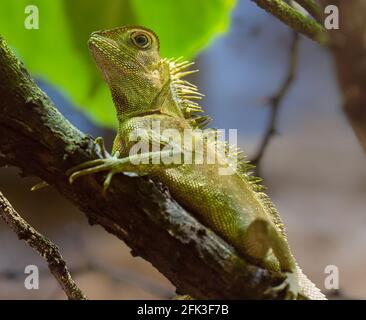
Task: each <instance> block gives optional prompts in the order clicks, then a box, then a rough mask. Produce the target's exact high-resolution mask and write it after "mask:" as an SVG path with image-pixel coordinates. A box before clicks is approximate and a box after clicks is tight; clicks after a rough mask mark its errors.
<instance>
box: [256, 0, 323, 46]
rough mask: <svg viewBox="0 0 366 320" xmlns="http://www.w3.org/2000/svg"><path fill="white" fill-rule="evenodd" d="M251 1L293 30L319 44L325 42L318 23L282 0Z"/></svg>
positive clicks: (321, 28)
mask: <svg viewBox="0 0 366 320" xmlns="http://www.w3.org/2000/svg"><path fill="white" fill-rule="evenodd" d="M252 1H254V2H255V3H256V4H257V5H258V6H259V7H261V8H262V9H264V10H266V11H267V12H269V13H271V14H272V15H274V16H275V17H276V18H278V19H279V20H281V21H282V22H283V23H285V24H286V25H288V26H289V27H290V28H292V29H293V30H295V31H297V32H299V33H302V34H304V35H306V36H307V37H309V38H310V39H312V40H314V41H317V42H319V43H320V44H325V43H326V42H327V35H326V32H325V30H324V28H323V27H322V26H321V25H320V24H319V23H317V22H316V21H315V20H313V19H311V18H309V17H307V16H306V15H304V14H302V13H301V12H299V11H297V10H296V9H294V8H293V7H291V6H290V5H288V4H287V3H286V2H284V1H283V0H252ZM302 2H304V1H302Z"/></svg>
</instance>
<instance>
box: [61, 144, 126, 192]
mask: <svg viewBox="0 0 366 320" xmlns="http://www.w3.org/2000/svg"><path fill="white" fill-rule="evenodd" d="M96 142H97V143H98V144H99V143H101V142H100V141H96ZM99 146H100V147H101V150H102V153H103V155H104V156H106V157H107V158H105V159H96V160H91V161H86V162H84V163H82V164H79V165H77V166H75V167H72V168H71V169H69V170H67V171H66V175H67V176H69V182H70V183H73V182H74V181H75V180H76V179H78V178H80V177H82V176H86V175H90V174H94V173H98V172H103V171H108V174H107V176H106V178H105V179H104V183H103V193H105V192H106V191H107V189H108V187H109V185H110V183H111V181H112V178H113V176H114V175H115V174H116V173H119V172H122V171H123V170H121V167H123V165H124V164H125V163H126V161H125V160H124V159H119V158H118V157H119V152H118V151H117V152H116V153H115V154H114V155H113V156H108V154H107V153H106V152H105V149H104V144H102V145H100V144H99Z"/></svg>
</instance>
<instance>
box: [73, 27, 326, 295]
mask: <svg viewBox="0 0 366 320" xmlns="http://www.w3.org/2000/svg"><path fill="white" fill-rule="evenodd" d="M89 48H90V50H91V53H92V55H93V56H94V58H95V61H96V64H97V65H98V67H99V69H100V71H101V72H102V74H103V76H104V78H105V80H106V82H107V84H108V86H109V88H110V90H111V94H112V98H113V102H114V104H115V107H116V110H117V118H118V123H119V128H118V132H117V136H116V138H115V140H114V145H113V150H112V153H113V156H109V155H107V153H106V152H104V145H103V143H102V140H100V139H98V141H97V142H98V143H99V144H100V146H101V147H102V149H103V152H104V153H105V154H106V158H105V159H97V160H93V161H89V162H86V163H83V164H80V165H78V166H76V167H74V168H72V169H70V170H69V171H68V172H67V174H68V175H70V177H69V180H70V183H72V182H73V181H74V180H75V179H77V178H79V177H81V176H84V175H89V174H93V173H97V172H106V178H105V180H104V186H103V189H104V191H106V190H107V188H108V186H109V184H110V182H111V180H112V177H113V175H114V174H116V173H121V172H132V173H135V174H148V175H149V176H150V177H151V178H152V179H153V180H155V181H160V182H162V183H163V184H165V185H166V186H167V187H168V188H169V190H170V192H171V193H172V195H173V196H174V198H175V199H177V200H178V202H180V203H181V204H182V205H183V206H184V207H186V208H187V209H189V210H190V211H192V212H193V213H194V214H195V215H196V217H197V218H198V219H199V220H200V221H202V223H204V224H206V225H207V226H208V227H210V228H211V229H212V230H214V231H215V232H216V233H217V234H218V235H220V236H221V237H222V238H224V239H226V241H228V242H229V243H231V244H232V245H233V246H234V247H235V248H236V249H237V250H238V252H239V254H240V255H242V256H243V257H244V258H245V259H246V260H247V261H248V262H250V263H253V264H256V265H258V266H261V267H263V268H266V269H269V270H275V271H282V272H284V273H285V274H286V279H285V280H284V282H283V283H282V284H280V285H279V286H278V287H275V288H271V289H269V290H272V291H273V292H272V293H279V292H285V297H286V298H290V299H297V298H304V297H305V298H308V299H325V296H324V295H323V294H322V293H321V292H320V290H319V289H318V288H316V287H315V285H314V284H313V283H312V282H311V281H310V280H308V279H307V278H306V276H305V275H304V274H303V273H302V271H301V269H300V268H299V267H298V266H297V264H296V261H295V259H294V257H293V255H292V253H291V251H290V248H289V245H288V242H287V238H286V234H285V228H284V225H283V223H282V221H281V218H280V216H279V214H278V212H277V210H276V209H275V208H274V206H273V205H272V203H271V202H270V200H269V198H268V197H267V196H266V195H265V194H264V193H263V191H262V187H261V186H260V185H259V184H258V181H257V180H256V179H255V178H253V177H252V176H251V174H250V168H252V167H253V166H251V165H250V164H249V163H248V162H247V161H245V160H244V159H243V158H242V157H241V156H240V155H239V153H238V152H237V151H235V150H233V149H232V148H231V147H229V146H225V145H224V144H223V143H222V142H219V141H217V136H218V134H217V132H216V131H215V130H213V129H211V130H205V131H203V130H198V129H202V128H203V127H204V126H205V125H206V124H207V118H206V117H202V116H198V115H197V114H198V113H199V112H202V110H201V107H200V105H199V104H197V103H195V102H193V101H192V100H194V99H198V98H200V97H201V94H200V93H199V92H198V90H197V87H196V86H194V85H192V84H191V83H189V82H187V81H185V80H183V79H182V78H183V77H184V76H185V75H187V74H190V73H192V72H195V70H193V71H185V70H186V69H187V67H189V66H190V65H191V63H189V62H185V61H183V62H180V61H179V60H167V59H162V58H161V57H160V54H159V40H158V37H157V36H156V35H155V33H154V32H153V31H151V30H149V29H146V28H144V27H139V26H127V27H121V28H115V29H112V30H105V31H98V32H94V33H93V34H92V35H91V37H90V40H89ZM155 123H158V124H159V126H160V128H159V130H156V128H154V125H155ZM190 129H195V130H194V131H190ZM136 132H139V138H138V139H136ZM187 132H190V139H191V142H192V143H191V144H189V143H188V146H187V145H186V144H182V143H181V142H182V140H184V139H185V138H184V137H183V136H184V135H185V133H187ZM177 138H178V139H177ZM136 140H137V141H138V143H137V142H136ZM142 143H145V149H144V147H143V144H142ZM136 146H138V148H137V147H136ZM202 146H203V148H202ZM223 146H224V147H223ZM220 147H221V148H220ZM222 147H223V148H222ZM134 148H135V150H134V152H131V151H132V149H134ZM136 148H137V149H138V150H137V152H136ZM154 148H155V149H154ZM220 150H221V151H220ZM188 154H191V157H192V154H193V157H194V159H197V158H199V159H201V160H202V159H203V161H201V162H199V161H197V163H196V162H195V161H190V160H192V159H191V158H190V156H188ZM177 157H178V158H177ZM210 157H211V158H210ZM238 157H239V162H237V161H236V160H237V158H238ZM182 158H183V161H182V162H181V163H180V162H179V161H175V160H177V159H178V160H182ZM209 159H211V161H210V160H209ZM212 159H215V160H216V161H212ZM173 160H174V161H173ZM222 169H224V170H222ZM220 170H221V171H220ZM225 170H226V171H225Z"/></svg>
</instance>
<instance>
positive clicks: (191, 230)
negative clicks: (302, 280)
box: [0, 39, 283, 299]
mask: <svg viewBox="0 0 366 320" xmlns="http://www.w3.org/2000/svg"><path fill="white" fill-rule="evenodd" d="M0 97H1V99H0V115H1V116H0V162H1V163H7V164H10V165H14V166H17V167H19V168H21V169H22V170H23V171H24V173H26V174H33V175H37V176H38V177H40V178H41V179H43V180H44V181H46V182H48V183H49V184H50V185H51V186H53V187H54V188H56V189H57V190H58V191H59V192H60V193H61V194H62V195H63V196H65V197H66V198H67V199H69V200H70V201H71V202H72V203H74V204H75V205H76V206H77V207H79V208H80V210H82V211H83V212H84V213H85V214H86V216H87V217H88V218H89V222H90V223H91V224H95V223H97V224H100V225H102V226H103V227H104V228H105V229H106V230H107V231H109V232H111V233H112V234H114V235H116V236H117V237H119V238H120V239H122V240H123V241H125V242H126V243H127V245H128V246H129V247H130V248H132V254H133V255H139V256H141V257H143V258H144V259H146V260H148V261H150V262H151V263H152V264H153V265H154V266H155V267H156V268H157V269H158V270H159V271H160V272H161V273H163V274H164V275H165V276H166V277H167V278H168V279H169V280H171V281H172V282H173V284H174V285H175V286H176V287H177V291H178V292H179V293H184V294H190V295H191V296H193V297H196V298H222V299H240V298H251V299H261V298H268V296H265V295H264V291H265V290H266V289H268V288H270V287H273V285H276V284H278V283H280V281H281V279H283V275H280V274H277V273H273V272H270V271H267V270H264V269H261V268H259V267H256V266H253V265H249V264H247V263H246V262H245V261H244V260H243V259H242V258H241V257H240V256H239V255H238V254H237V252H236V251H235V250H234V249H233V247H232V246H230V245H229V244H227V243H226V242H224V241H223V240H222V239H221V238H219V237H218V236H216V235H215V234H214V233H213V232H212V231H210V230H209V229H207V228H206V227H204V226H203V225H202V224H201V223H199V222H198V221H197V220H196V219H195V218H194V217H193V216H192V215H190V214H189V213H188V212H186V211H185V210H184V209H183V208H182V207H181V206H180V205H179V204H178V203H177V202H175V201H174V199H172V197H171V196H170V195H169V193H168V191H167V190H165V189H164V188H163V187H162V186H160V185H157V184H155V183H154V182H152V181H151V180H149V179H148V178H132V177H127V176H125V175H122V174H120V175H118V176H116V177H115V178H114V179H113V181H112V184H111V187H110V189H109V190H108V193H107V194H106V195H105V196H103V195H102V192H101V187H100V184H101V176H100V175H99V176H98V175H97V176H96V177H95V176H89V177H85V178H83V179H80V180H78V181H77V182H76V183H75V184H73V185H72V186H71V185H70V184H69V183H68V181H67V177H66V176H65V171H66V170H67V169H69V168H70V167H72V166H74V165H76V164H79V163H81V162H84V161H87V160H91V159H96V158H98V157H101V154H100V151H99V149H98V148H97V147H96V146H95V144H94V143H93V140H92V139H91V138H90V137H89V136H86V135H84V134H82V133H81V132H80V131H78V130H77V129H76V128H74V127H73V126H72V125H71V124H70V123H69V122H68V121H67V120H66V119H65V118H64V117H63V116H62V115H61V114H60V113H59V112H58V111H57V110H56V108H55V107H54V106H53V104H52V103H51V101H50V100H49V99H48V98H47V96H46V95H45V94H44V93H43V92H41V90H40V89H39V88H38V87H37V86H36V85H35V83H34V82H33V81H32V80H31V79H30V77H29V75H28V73H27V71H26V70H25V68H24V66H23V65H22V64H21V63H20V62H19V61H18V60H17V59H16V57H15V56H14V54H13V53H12V52H11V51H10V50H9V48H8V47H7V45H6V44H5V41H4V40H2V39H0Z"/></svg>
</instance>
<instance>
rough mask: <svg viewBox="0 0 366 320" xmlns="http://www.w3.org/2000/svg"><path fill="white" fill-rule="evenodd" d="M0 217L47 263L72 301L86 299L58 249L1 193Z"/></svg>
mask: <svg viewBox="0 0 366 320" xmlns="http://www.w3.org/2000/svg"><path fill="white" fill-rule="evenodd" d="M0 217H1V218H2V219H3V220H4V221H5V222H6V223H7V224H8V225H9V227H10V228H11V229H12V230H13V231H14V232H15V233H16V234H17V235H18V237H19V239H22V240H24V241H25V242H27V243H28V244H29V246H30V247H32V248H33V249H34V250H36V251H37V252H38V253H39V254H40V256H41V257H43V258H44V259H45V260H46V261H47V263H48V268H49V269H50V271H51V273H52V274H53V275H54V277H55V278H56V280H57V282H58V283H59V284H60V286H61V288H62V290H63V291H64V292H65V293H66V295H67V297H68V298H69V299H70V300H85V299H86V296H85V295H84V294H83V293H82V291H81V290H80V289H79V288H78V286H77V285H76V283H75V282H74V280H73V279H72V278H71V275H70V272H69V271H68V269H67V266H66V262H65V260H64V259H63V258H62V256H61V253H60V251H59V249H58V247H57V246H56V245H55V244H53V243H52V242H51V241H50V240H48V239H47V238H45V237H44V236H43V235H42V234H40V233H39V232H38V231H37V230H35V229H34V228H33V227H32V226H31V225H30V224H29V223H28V222H27V221H25V220H24V219H23V218H22V217H21V216H20V215H19V214H18V213H17V212H16V211H15V210H14V208H13V207H12V206H11V204H10V203H9V201H8V200H7V199H6V198H5V197H4V195H3V194H2V193H1V192H0Z"/></svg>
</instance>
